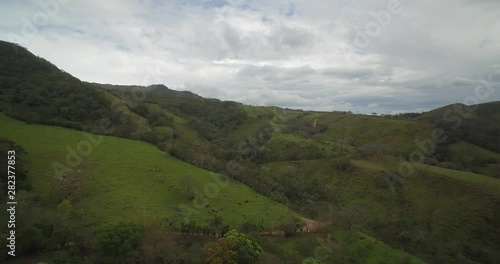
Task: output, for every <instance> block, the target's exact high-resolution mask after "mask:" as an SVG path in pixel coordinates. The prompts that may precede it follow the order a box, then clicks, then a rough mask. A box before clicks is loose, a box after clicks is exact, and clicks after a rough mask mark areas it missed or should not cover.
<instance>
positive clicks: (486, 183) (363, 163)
mask: <svg viewBox="0 0 500 264" xmlns="http://www.w3.org/2000/svg"><path fill="white" fill-rule="evenodd" d="M354 164H355V165H357V166H360V167H364V168H369V169H373V170H392V171H397V168H398V167H397V166H398V163H394V162H385V163H376V162H373V161H368V160H356V161H354ZM413 165H414V167H415V168H416V169H417V170H421V171H427V172H430V173H433V174H436V175H443V176H446V177H449V178H451V179H454V180H458V181H461V182H463V183H467V184H472V185H474V186H476V187H480V188H484V189H488V190H490V191H495V192H497V193H499V194H500V180H498V179H494V178H491V177H488V176H485V175H481V174H477V173H472V172H466V171H458V170H452V169H446V168H441V167H436V166H430V165H426V164H421V163H414V164H413Z"/></svg>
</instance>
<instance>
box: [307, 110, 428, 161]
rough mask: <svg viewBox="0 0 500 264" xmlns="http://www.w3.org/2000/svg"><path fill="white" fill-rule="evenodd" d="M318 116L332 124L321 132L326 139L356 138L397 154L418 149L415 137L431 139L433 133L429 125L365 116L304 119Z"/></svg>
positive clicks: (309, 116)
mask: <svg viewBox="0 0 500 264" xmlns="http://www.w3.org/2000/svg"><path fill="white" fill-rule="evenodd" d="M316 118H317V119H318V123H319V124H322V125H326V126H328V129H327V130H326V131H325V132H323V133H322V134H321V137H322V139H324V140H327V141H336V140H338V139H342V138H346V137H353V138H354V142H355V144H357V145H363V144H371V143H377V144H384V145H387V146H388V147H390V149H391V150H392V151H391V152H392V153H395V154H401V153H404V154H407V153H409V152H411V151H412V150H413V149H414V148H415V143H414V139H426V138H429V137H430V136H431V132H432V126H431V125H429V124H425V123H419V122H414V121H409V120H399V119H390V118H382V117H373V116H365V115H345V114H339V113H324V114H321V115H320V114H317V113H315V114H311V115H307V116H305V117H304V120H310V121H311V122H312V121H313V120H314V119H316Z"/></svg>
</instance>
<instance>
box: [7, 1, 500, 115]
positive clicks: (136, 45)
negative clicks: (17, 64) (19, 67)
mask: <svg viewBox="0 0 500 264" xmlns="http://www.w3.org/2000/svg"><path fill="white" fill-rule="evenodd" d="M0 39H2V40H6V41H11V42H16V43H19V44H21V45H22V46H24V47H26V48H28V49H29V50H30V51H31V52H33V53H34V54H36V55H38V56H40V57H43V58H45V59H47V60H49V61H50V62H52V63H53V64H55V65H57V66H58V67H59V68H60V69H62V70H64V71H66V72H68V73H70V74H72V75H73V76H75V77H77V78H79V79H81V80H83V81H89V82H98V83H110V84H123V85H131V84H134V85H151V84H164V85H166V86H167V87H169V88H171V89H175V90H189V91H191V92H194V93H197V94H199V95H201V96H204V97H211V98H218V99H222V100H232V101H238V102H242V103H245V104H251V105H262V106H280V107H288V108H294V109H305V110H320V111H334V110H337V111H353V112H360V113H372V112H376V113H379V114H394V113H400V112H421V111H426V110H430V109H433V108H436V107H440V106H443V105H446V104H451V103H466V104H471V103H483V102H488V101H498V100H500V87H499V85H498V84H499V83H500V1H498V0H440V1H436V0H421V1H416V0H414V1H412V0H358V1H356V0H352V1H348V0H337V1H335V0H308V1H305V0H303V1H302V0H293V1H292V0H272V1H270V0H254V1H249V0H186V1H180V0H171V1H161V0H120V1H119V0H107V1H102V0H86V1H83V0H82V1H80V0H37V1H29V0H1V1H0ZM481 85H482V86H481ZM478 87H483V89H482V90H481V92H480V91H478V89H479V88H478ZM484 87H487V89H486V90H485V89H484ZM485 91H486V92H485ZM471 98H473V99H474V100H470V99H471Z"/></svg>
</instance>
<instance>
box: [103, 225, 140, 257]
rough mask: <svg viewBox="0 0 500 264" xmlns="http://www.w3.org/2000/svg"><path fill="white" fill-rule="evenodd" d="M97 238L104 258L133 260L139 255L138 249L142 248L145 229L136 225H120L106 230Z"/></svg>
mask: <svg viewBox="0 0 500 264" xmlns="http://www.w3.org/2000/svg"><path fill="white" fill-rule="evenodd" d="M96 237H97V242H98V243H99V246H100V248H101V251H102V253H103V255H104V256H108V257H114V258H117V257H123V258H124V259H128V260H133V258H135V257H137V255H138V253H139V252H138V251H137V249H138V248H140V244H141V241H142V237H143V228H142V227H141V226H138V225H135V224H125V223H120V224H118V225H116V226H111V227H107V228H104V229H103V230H101V231H100V232H99V233H98V234H97V236H96Z"/></svg>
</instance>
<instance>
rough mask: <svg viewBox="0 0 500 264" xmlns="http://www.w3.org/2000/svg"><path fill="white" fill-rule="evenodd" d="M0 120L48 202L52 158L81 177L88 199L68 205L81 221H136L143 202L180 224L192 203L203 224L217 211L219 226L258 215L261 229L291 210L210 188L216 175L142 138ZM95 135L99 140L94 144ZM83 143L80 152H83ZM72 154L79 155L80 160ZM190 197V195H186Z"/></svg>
mask: <svg viewBox="0 0 500 264" xmlns="http://www.w3.org/2000/svg"><path fill="white" fill-rule="evenodd" d="M0 124H1V127H0V136H2V137H5V138H7V139H9V140H12V141H14V142H16V143H17V144H19V145H20V146H22V147H23V148H24V149H25V150H26V152H27V153H28V154H27V156H26V160H18V162H19V163H23V164H26V166H27V168H28V174H29V177H28V181H29V182H30V183H31V185H32V188H33V190H32V192H33V194H34V195H36V196H39V197H40V198H41V199H42V201H43V200H45V201H44V202H46V203H48V202H50V199H51V198H50V197H51V194H54V193H56V191H57V189H58V188H59V181H58V180H57V179H56V175H55V173H54V164H55V162H56V163H58V164H60V165H57V167H58V169H57V171H60V170H62V169H59V167H60V168H62V166H65V167H68V168H70V169H72V171H73V172H76V171H78V173H80V174H81V177H84V178H85V179H84V183H83V184H82V185H84V186H82V187H81V188H82V192H85V195H86V198H85V199H84V200H82V201H81V202H79V203H77V204H74V205H73V206H74V207H75V208H77V209H78V210H81V211H82V212H84V214H82V216H83V219H84V220H85V221H86V222H88V223H91V224H93V225H95V224H97V223H99V224H103V225H105V224H109V223H113V222H117V221H131V222H140V223H142V221H143V218H144V210H143V209H144V207H145V215H146V216H145V217H146V220H147V222H151V221H154V220H165V221H167V223H168V222H174V223H175V224H177V225H180V224H181V223H182V222H183V220H184V215H183V214H182V213H181V212H179V206H180V205H185V206H186V207H190V208H192V210H193V212H191V211H187V212H189V213H192V214H191V216H190V220H192V221H196V222H197V223H199V224H201V225H206V224H208V223H210V221H212V220H213V218H214V217H215V216H220V217H222V219H224V223H226V224H229V225H231V226H235V227H237V226H240V225H242V224H243V223H245V222H250V223H259V222H260V221H261V219H263V223H264V225H265V226H268V227H272V226H276V225H278V224H280V218H287V219H288V216H289V215H290V214H292V213H291V212H290V211H289V210H288V209H287V208H286V207H285V206H283V205H279V204H277V203H275V202H271V201H269V200H268V199H267V198H265V197H263V196H262V195H259V194H257V193H255V192H254V191H252V190H251V189H250V188H249V187H247V186H245V185H243V184H241V183H238V182H236V181H234V180H231V181H230V182H229V185H227V186H225V185H222V186H220V185H214V184H219V179H218V178H216V180H214V178H213V177H212V176H210V173H209V172H208V171H205V170H202V169H199V168H196V167H194V166H192V165H189V164H186V163H184V162H181V161H179V160H177V159H175V158H172V157H171V156H170V155H168V154H166V153H164V152H161V151H159V150H158V149H157V148H156V147H154V146H152V145H150V144H148V143H144V142H139V141H132V140H128V139H121V138H115V137H108V136H105V137H102V138H100V139H98V137H97V136H95V135H90V134H84V133H82V132H78V131H74V130H70V129H66V128H59V127H50V126H42V125H33V124H32V125H28V124H25V123H23V122H20V121H17V120H13V119H11V118H8V117H6V116H4V115H0ZM90 139H93V140H90ZM94 140H97V141H100V143H99V144H97V143H96V144H97V145H95V144H93V143H95V142H94ZM79 144H81V146H84V145H83V144H85V146H87V145H88V146H90V148H88V153H89V154H88V155H86V156H80V155H79V154H78V153H77V152H72V151H68V149H72V150H73V151H77V150H78V149H79V148H78V146H79ZM89 144H91V145H89ZM85 146H84V147H82V148H81V150H82V151H83V152H87V149H85V148H86V147H85ZM68 153H73V154H74V155H75V156H72V158H70V159H71V160H70V161H72V162H74V163H75V164H74V165H77V166H74V167H72V166H70V165H73V164H68V163H67V157H68ZM75 153H76V154H75ZM84 154H87V153H84ZM74 157H81V162H78V160H80V159H79V158H74ZM77 163H78V164H77ZM183 179H189V181H190V182H191V183H190V184H191V185H192V186H191V187H190V189H193V190H194V189H197V190H199V192H200V193H201V194H204V195H203V196H205V194H208V196H209V198H207V197H205V198H204V199H206V200H207V202H206V203H204V202H199V203H202V204H206V205H204V207H203V208H195V206H194V205H193V202H198V201H197V200H196V199H198V198H200V201H202V200H201V197H196V192H195V193H191V191H190V192H189V193H186V188H187V187H186V183H184V182H183ZM216 186H218V187H217V188H216ZM218 189H220V191H219V192H217V190H218ZM206 190H207V191H208V192H205V191H206ZM191 195H193V196H195V198H196V199H195V200H189V199H188V198H189V196H191ZM212 196H213V197H212Z"/></svg>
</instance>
